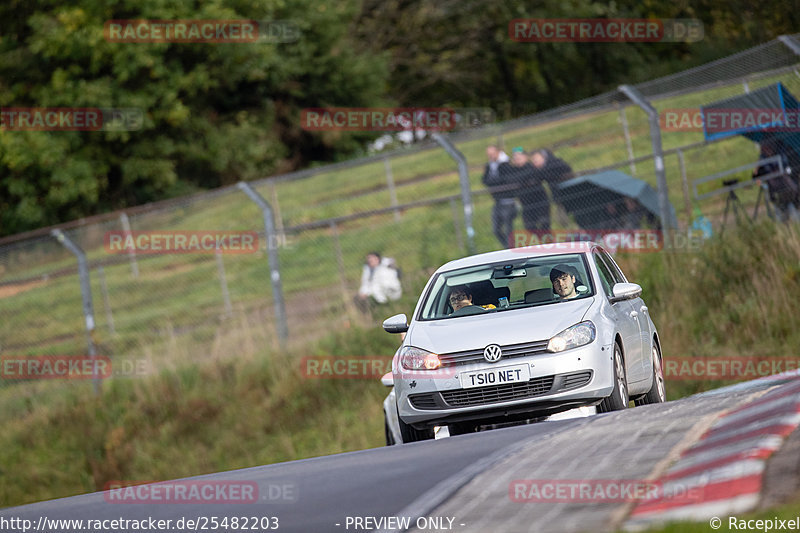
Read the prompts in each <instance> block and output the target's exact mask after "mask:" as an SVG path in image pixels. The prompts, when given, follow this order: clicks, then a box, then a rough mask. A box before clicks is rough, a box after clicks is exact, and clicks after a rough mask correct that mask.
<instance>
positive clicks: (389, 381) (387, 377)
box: [381, 372, 394, 387]
mask: <svg viewBox="0 0 800 533" xmlns="http://www.w3.org/2000/svg"><path fill="white" fill-rule="evenodd" d="M381 383H382V384H384V385H386V386H387V387H394V376H392V373H391V372H387V373H386V374H384V375H383V377H382V378H381Z"/></svg>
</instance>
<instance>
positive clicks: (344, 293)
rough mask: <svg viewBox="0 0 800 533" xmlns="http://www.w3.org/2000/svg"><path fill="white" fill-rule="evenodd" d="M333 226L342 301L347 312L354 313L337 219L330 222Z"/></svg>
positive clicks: (332, 232) (330, 225)
mask: <svg viewBox="0 0 800 533" xmlns="http://www.w3.org/2000/svg"><path fill="white" fill-rule="evenodd" d="M328 226H329V227H330V228H331V237H332V238H333V249H334V252H336V266H337V268H338V269H339V286H340V288H341V290H342V302H343V303H344V307H345V309H347V312H348V313H350V314H352V311H353V310H352V306H351V301H350V294H349V293H348V291H347V281H346V279H347V274H346V272H345V271H344V255H343V254H342V243H341V242H339V228H338V227H337V226H336V221H334V220H331V221H330V222H329V223H328Z"/></svg>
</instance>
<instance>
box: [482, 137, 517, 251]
mask: <svg viewBox="0 0 800 533" xmlns="http://www.w3.org/2000/svg"><path fill="white" fill-rule="evenodd" d="M486 157H487V159H488V160H489V161H488V162H487V163H486V168H485V169H484V171H483V184H484V185H486V187H488V188H489V191H490V192H491V194H492V198H494V208H492V229H493V231H494V234H495V236H496V237H497V240H499V241H500V243H501V244H502V245H503V247H508V243H509V236H510V235H511V230H512V229H514V219H515V218H517V201H516V200H515V198H516V196H517V190H516V183H513V182H508V181H506V178H507V177H508V173H505V175H504V176H501V175H500V165H501V164H503V163H505V162H506V161H508V156H507V155H506V154H505V152H502V151H501V150H500V149H499V148H498V147H497V146H495V145H493V144H491V145H489V146H487V147H486Z"/></svg>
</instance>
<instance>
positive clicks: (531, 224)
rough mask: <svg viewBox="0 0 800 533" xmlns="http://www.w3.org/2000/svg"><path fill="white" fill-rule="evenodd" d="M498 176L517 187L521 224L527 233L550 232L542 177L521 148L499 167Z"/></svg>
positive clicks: (548, 204)
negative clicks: (520, 206)
mask: <svg viewBox="0 0 800 533" xmlns="http://www.w3.org/2000/svg"><path fill="white" fill-rule="evenodd" d="M500 175H501V176H503V178H504V179H505V180H507V181H508V182H509V183H516V184H517V186H518V187H519V188H518V189H517V195H518V197H519V201H520V203H521V204H522V223H523V225H524V226H525V229H526V230H528V231H536V230H545V231H549V230H550V199H549V198H548V196H547V193H546V192H545V190H544V187H543V186H542V175H541V173H539V172H537V171H536V169H535V168H534V167H533V165H532V164H531V163H530V161H528V156H527V155H526V154H525V151H524V150H523V149H522V147H519V146H518V147H516V148H514V149H513V150H512V151H511V162H510V163H503V164H502V165H501V166H500Z"/></svg>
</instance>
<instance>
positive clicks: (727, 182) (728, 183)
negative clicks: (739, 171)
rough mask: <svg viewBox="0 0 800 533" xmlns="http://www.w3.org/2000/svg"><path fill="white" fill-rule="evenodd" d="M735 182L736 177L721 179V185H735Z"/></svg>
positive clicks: (736, 181)
mask: <svg viewBox="0 0 800 533" xmlns="http://www.w3.org/2000/svg"><path fill="white" fill-rule="evenodd" d="M737 183H739V180H738V179H737V178H733V179H730V180H722V186H723V187H730V186H731V185H736V184H737Z"/></svg>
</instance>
